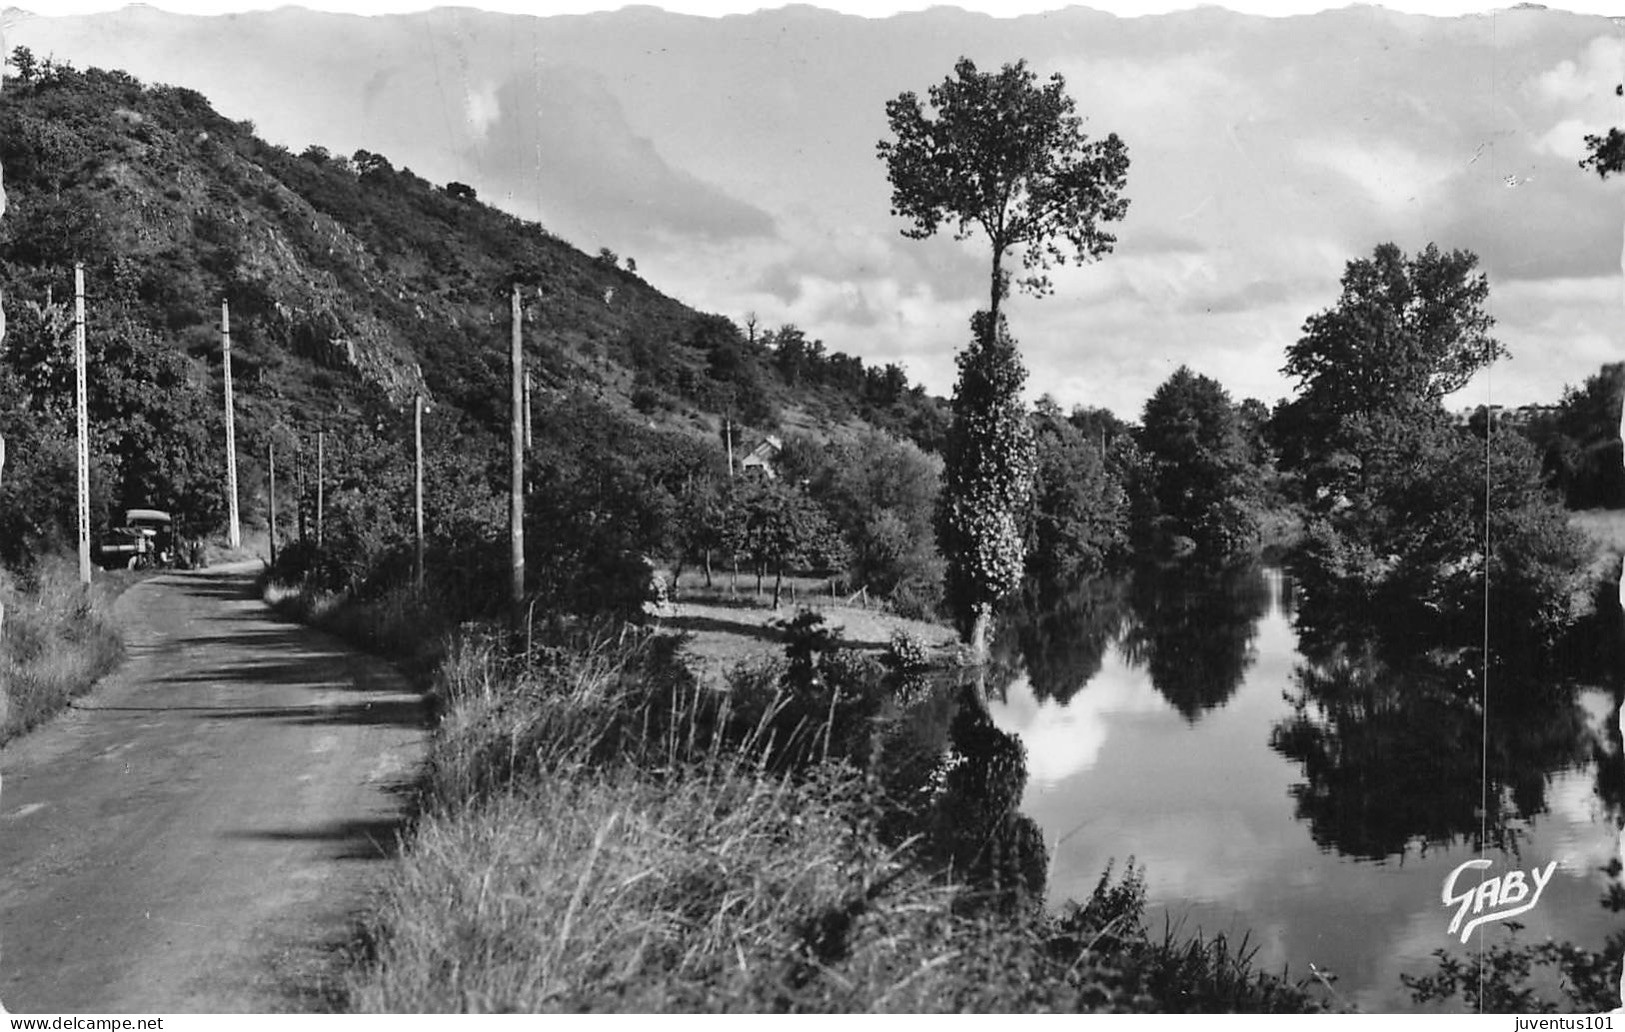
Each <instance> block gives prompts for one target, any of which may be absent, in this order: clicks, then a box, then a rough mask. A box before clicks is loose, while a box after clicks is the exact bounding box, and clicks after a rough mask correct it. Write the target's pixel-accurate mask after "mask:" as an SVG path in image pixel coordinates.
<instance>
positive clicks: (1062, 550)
mask: <svg viewBox="0 0 1625 1032" xmlns="http://www.w3.org/2000/svg"><path fill="white" fill-rule="evenodd" d="M1032 421H1033V440H1034V447H1035V453H1036V458H1037V468H1036V471H1035V475H1034V480H1033V505H1032V509H1031V517H1030V519H1029V524H1028V531H1027V571H1028V574H1029V575H1031V576H1036V577H1040V578H1042V579H1046V580H1049V581H1052V582H1056V583H1064V582H1066V581H1069V580H1071V579H1072V578H1074V577H1076V576H1078V575H1079V574H1083V573H1098V572H1100V571H1101V570H1103V569H1105V568H1106V567H1107V566H1108V565H1109V564H1110V563H1112V562H1113V561H1114V560H1116V559H1118V558H1120V557H1121V556H1122V555H1123V553H1124V552H1125V550H1126V549H1127V547H1128V529H1129V526H1128V524H1129V509H1128V496H1127V494H1126V493H1125V492H1124V490H1123V486H1122V484H1121V483H1120V482H1119V481H1118V479H1117V478H1116V477H1114V476H1113V475H1112V474H1111V471H1110V470H1109V468H1108V466H1107V460H1106V456H1105V455H1104V454H1103V453H1102V451H1101V448H1100V445H1099V444H1098V443H1097V442H1096V441H1092V440H1090V439H1088V438H1086V437H1085V436H1084V434H1083V432H1082V431H1081V430H1079V429H1078V428H1077V427H1076V426H1075V425H1074V424H1073V423H1071V422H1070V421H1068V420H1067V419H1064V418H1063V417H1062V416H1061V411H1060V409H1059V408H1058V407H1056V405H1055V403H1054V402H1053V401H1051V400H1049V399H1048V397H1047V396H1046V397H1045V398H1043V399H1040V401H1039V405H1038V407H1037V410H1036V411H1035V412H1034V413H1033V417H1032Z"/></svg>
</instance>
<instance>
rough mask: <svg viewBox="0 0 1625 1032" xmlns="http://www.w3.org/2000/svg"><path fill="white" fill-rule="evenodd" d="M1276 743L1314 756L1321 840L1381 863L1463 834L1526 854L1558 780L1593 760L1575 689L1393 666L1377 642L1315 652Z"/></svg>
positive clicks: (1307, 779)
mask: <svg viewBox="0 0 1625 1032" xmlns="http://www.w3.org/2000/svg"><path fill="white" fill-rule="evenodd" d="M1294 678H1295V682H1296V683H1295V686H1294V688H1293V690H1292V691H1291V692H1290V693H1289V696H1288V699H1289V701H1290V702H1291V704H1292V707H1293V712H1292V715H1291V716H1290V717H1288V718H1287V719H1285V720H1282V721H1280V722H1278V723H1277V724H1276V725H1275V726H1274V727H1273V728H1272V729H1271V731H1270V747H1271V748H1273V749H1274V750H1276V751H1277V752H1279V753H1280V754H1281V755H1283V756H1286V757H1288V758H1290V759H1292V760H1295V761H1296V762H1297V763H1299V764H1300V765H1301V769H1302V774H1303V778H1304V780H1303V781H1302V782H1300V783H1299V784H1296V785H1294V786H1293V787H1292V789H1291V792H1292V797H1293V800H1294V815H1295V816H1296V817H1297V818H1298V819H1299V820H1301V821H1305V822H1306V823H1307V824H1308V826H1309V833H1310V835H1311V837H1313V839H1314V841H1315V843H1316V844H1317V845H1319V846H1320V847H1321V848H1323V849H1332V850H1336V851H1337V852H1339V853H1341V854H1343V855H1345V856H1353V857H1360V858H1364V859H1370V860H1381V859H1385V858H1389V857H1395V856H1402V855H1404V854H1405V853H1406V852H1407V851H1409V850H1411V849H1413V848H1414V849H1417V850H1419V851H1420V852H1421V853H1423V854H1424V855H1425V853H1426V851H1427V850H1428V849H1429V848H1430V847H1436V846H1440V845H1445V844H1450V843H1454V842H1456V841H1458V840H1460V841H1464V842H1467V843H1469V844H1470V845H1471V847H1472V849H1473V851H1474V852H1482V851H1483V850H1484V849H1485V848H1486V847H1495V848H1498V849H1501V850H1504V851H1506V852H1508V853H1510V854H1512V855H1514V856H1516V855H1518V854H1519V845H1520V837H1521V836H1522V834H1523V829H1524V828H1525V827H1526V826H1527V822H1528V821H1529V820H1530V819H1531V818H1533V817H1535V816H1536V815H1538V814H1541V813H1544V812H1545V811H1546V808H1547V804H1546V788H1547V781H1548V778H1549V776H1550V775H1551V774H1552V773H1554V772H1556V771H1559V770H1563V769H1567V768H1570V767H1574V766H1577V765H1578V764H1580V763H1581V762H1582V761H1584V760H1586V759H1588V758H1589V756H1590V753H1591V749H1590V741H1589V740H1588V736H1587V735H1586V720H1585V715H1584V713H1583V711H1582V710H1581V709H1580V707H1579V705H1578V704H1577V703H1576V701H1575V699H1574V697H1573V693H1572V692H1568V691H1562V690H1556V691H1552V690H1548V689H1547V687H1546V686H1542V685H1540V684H1538V683H1536V682H1534V681H1532V680H1529V679H1518V678H1514V677H1513V676H1512V675H1506V676H1493V675H1492V678H1491V685H1490V692H1489V699H1490V704H1489V712H1488V715H1487V716H1486V713H1485V707H1484V704H1483V699H1484V692H1483V674H1482V673H1481V672H1480V671H1479V670H1478V669H1477V668H1476V667H1474V666H1472V665H1471V664H1470V663H1467V662H1462V663H1456V664H1453V665H1450V666H1448V667H1443V668H1439V667H1434V666H1430V665H1428V664H1426V663H1425V662H1420V661H1419V662H1415V663H1413V664H1411V665H1409V666H1399V665H1394V664H1391V663H1388V662H1386V661H1384V660H1383V659H1381V658H1379V656H1378V655H1377V650H1376V649H1375V647H1374V646H1372V645H1371V644H1370V643H1367V642H1353V643H1342V644H1340V645H1338V646H1336V647H1333V648H1324V649H1322V650H1320V651H1319V653H1318V654H1317V655H1316V656H1314V657H1312V658H1310V657H1306V658H1305V659H1304V661H1303V662H1302V663H1300V664H1299V665H1298V667H1297V669H1296V671H1295V673H1294Z"/></svg>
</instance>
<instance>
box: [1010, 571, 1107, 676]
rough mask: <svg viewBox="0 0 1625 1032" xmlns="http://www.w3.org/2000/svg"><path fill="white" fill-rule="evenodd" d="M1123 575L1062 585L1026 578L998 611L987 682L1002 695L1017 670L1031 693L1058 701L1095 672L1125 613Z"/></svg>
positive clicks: (1100, 664)
mask: <svg viewBox="0 0 1625 1032" xmlns="http://www.w3.org/2000/svg"><path fill="white" fill-rule="evenodd" d="M1128 585H1129V581H1128V578H1126V577H1090V578H1085V579H1081V580H1078V581H1074V582H1073V583H1071V584H1068V585H1065V586H1057V585H1053V584H1048V583H1039V582H1037V581H1029V583H1028V585H1027V587H1026V589H1025V590H1024V591H1023V592H1022V594H1021V596H1020V598H1019V599H1018V600H1017V601H1016V604H1014V605H1010V606H1007V607H1005V609H1003V610H1001V613H1000V619H999V624H998V628H997V633H996V635H995V637H994V640H993V649H992V655H991V662H990V664H989V667H990V669H989V675H988V676H989V682H990V683H991V684H992V685H994V686H996V689H995V692H996V694H999V695H1002V694H1003V691H1004V689H1005V688H1007V687H1008V686H1009V685H1010V683H1011V682H1012V681H1014V680H1015V679H1016V678H1017V677H1018V676H1020V675H1021V674H1022V673H1025V674H1026V675H1027V681H1028V684H1030V685H1031V686H1032V691H1033V695H1034V696H1036V697H1037V698H1038V699H1040V700H1043V699H1052V700H1054V701H1055V702H1057V703H1060V704H1061V705H1065V704H1066V703H1067V702H1069V701H1070V700H1071V698H1072V696H1073V695H1075V694H1077V692H1078V690H1079V689H1081V688H1082V687H1083V686H1084V685H1086V684H1088V683H1089V681H1090V680H1092V679H1093V678H1094V676H1095V675H1096V674H1098V673H1100V668H1101V666H1102V664H1103V663H1104V662H1105V658H1106V651H1107V650H1108V649H1109V648H1111V645H1112V642H1114V641H1115V640H1116V639H1117V637H1118V635H1119V633H1120V632H1121V631H1122V628H1123V624H1124V621H1125V620H1126V619H1127V617H1128Z"/></svg>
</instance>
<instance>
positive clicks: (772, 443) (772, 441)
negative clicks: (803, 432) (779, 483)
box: [739, 434, 784, 480]
mask: <svg viewBox="0 0 1625 1032" xmlns="http://www.w3.org/2000/svg"><path fill="white" fill-rule="evenodd" d="M783 450H784V442H783V441H781V440H779V439H778V438H777V437H775V436H773V435H772V434H769V435H768V436H767V437H766V438H765V439H764V440H763V441H762V443H761V444H758V445H757V446H756V447H755V448H752V449H751V453H750V454H749V455H747V456H745V457H744V458H743V459H740V460H739V470H740V472H741V473H743V472H746V471H748V470H758V471H760V472H761V473H762V475H764V476H766V477H767V478H768V479H769V480H777V479H778V477H779V471H778V470H777V469H775V468H774V467H773V463H774V460H776V459H777V458H778V457H779V452H781V451H783Z"/></svg>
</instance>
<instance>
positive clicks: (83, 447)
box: [73, 262, 90, 584]
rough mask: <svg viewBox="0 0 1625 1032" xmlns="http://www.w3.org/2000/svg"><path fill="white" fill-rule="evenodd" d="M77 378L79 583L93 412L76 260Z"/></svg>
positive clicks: (84, 572)
mask: <svg viewBox="0 0 1625 1032" xmlns="http://www.w3.org/2000/svg"><path fill="white" fill-rule="evenodd" d="M73 382H74V397H75V401H76V402H77V405H78V409H79V583H81V584H89V583H90V413H89V405H88V403H87V401H86V399H85V263H84V262H74V263H73Z"/></svg>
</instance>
